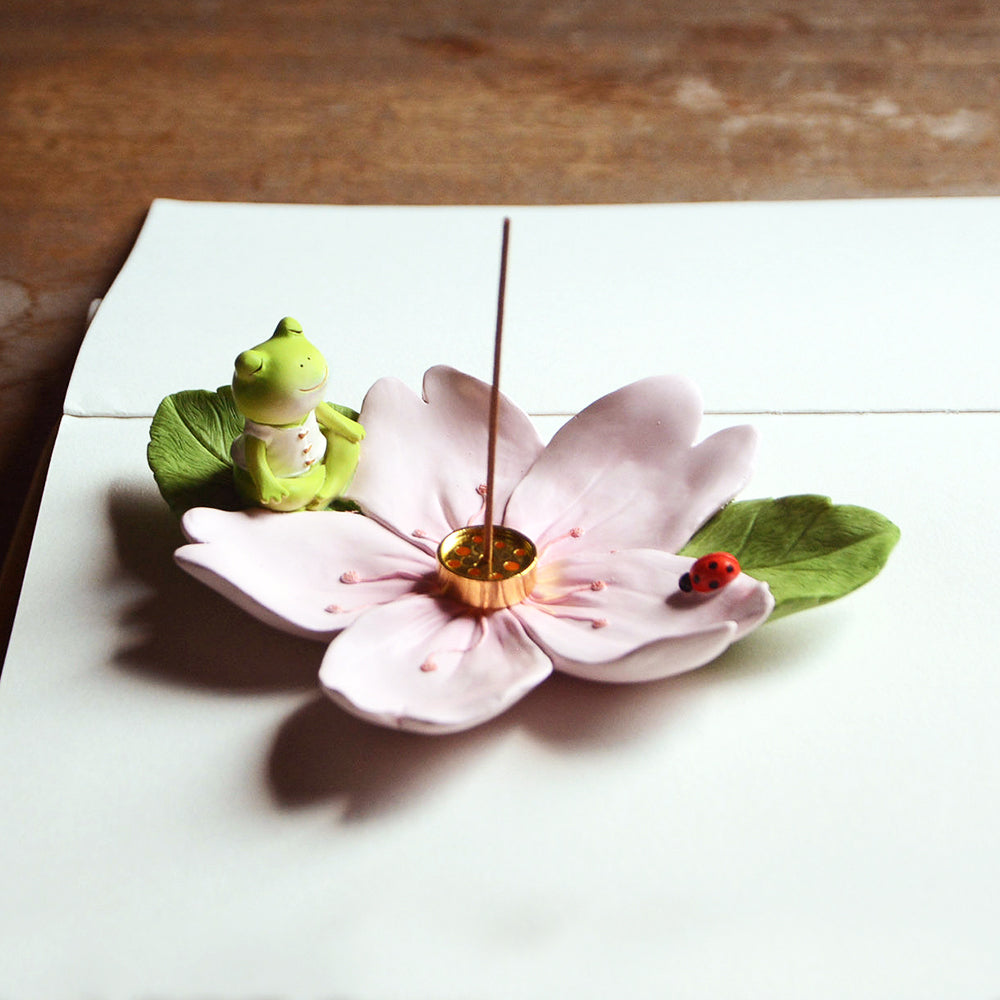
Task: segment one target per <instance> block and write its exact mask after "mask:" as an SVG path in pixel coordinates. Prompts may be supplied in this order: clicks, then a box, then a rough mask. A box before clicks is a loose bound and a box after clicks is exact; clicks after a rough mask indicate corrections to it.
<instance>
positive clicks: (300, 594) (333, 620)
mask: <svg viewBox="0 0 1000 1000" xmlns="http://www.w3.org/2000/svg"><path fill="white" fill-rule="evenodd" d="M182 526H183V528H184V532H185V534H186V535H187V536H188V538H189V539H191V541H192V542H193V543H195V544H192V545H185V546H183V547H182V548H180V549H178V550H177V552H176V553H175V558H176V560H177V562H178V564H179V565H180V566H181V568H182V569H184V570H186V571H187V572H188V573H190V574H191V575H192V576H194V577H196V578H197V579H198V580H200V581H202V582H203V583H206V584H207V585H208V586H210V587H212V588H213V589H215V590H217V591H218V592H219V593H220V594H222V595H223V596H224V597H226V598H228V599H229V600H231V601H233V603H235V604H237V605H238V606H239V607H241V608H243V609H244V610H245V611H248V612H249V613H250V614H252V615H254V616H255V617H257V618H259V619H261V620H262V621H264V622H266V623H268V624H269V625H273V626H276V627H278V628H281V629H283V630H284V631H286V632H291V633H293V634H295V635H305V636H308V637H310V638H323V637H327V638H328V637H330V636H332V635H334V634H335V633H336V632H338V631H340V629H342V628H344V627H345V626H346V625H349V624H350V623H351V622H352V621H354V620H355V619H356V618H357V617H358V615H360V614H361V613H362V612H363V611H365V610H367V609H368V608H369V607H371V606H372V605H373V604H382V603H385V602H386V601H392V600H395V599H396V598H398V597H401V596H403V595H405V594H409V593H411V592H412V591H413V590H414V589H415V588H417V587H419V586H420V583H421V580H422V579H429V580H433V577H434V564H433V562H432V561H431V560H430V559H429V558H428V557H427V555H426V553H424V552H422V551H421V550H420V549H418V548H416V547H414V546H413V545H410V544H409V543H407V542H406V541H404V540H402V539H401V538H399V537H397V536H396V535H394V534H393V533H392V532H391V531H387V530H386V529H385V528H383V527H382V526H381V525H380V524H378V523H377V522H375V521H372V520H370V519H369V518H366V517H361V516H360V515H358V514H347V513H337V512H334V511H302V512H299V513H295V514H276V513H274V512H272V511H267V510H248V511H238V512H231V511H222V510H214V509H210V508H207V507H198V508H195V509H193V510H189V511H188V512H187V513H186V514H185V515H184V518H183V521H182ZM337 609H341V610H337Z"/></svg>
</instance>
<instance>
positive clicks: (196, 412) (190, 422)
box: [146, 386, 243, 514]
mask: <svg viewBox="0 0 1000 1000" xmlns="http://www.w3.org/2000/svg"><path fill="white" fill-rule="evenodd" d="M242 432H243V417H242V416H241V415H240V412H239V410H237V409H236V403H235V402H234V401H233V392H232V389H230V387H229V386H223V387H222V388H221V389H219V390H218V392H209V391H208V390H205V389H191V390H188V391H186V392H177V393H174V394H173V395H172V396H167V398H166V399H164V400H163V402H162V403H160V405H159V406H158V407H157V409H156V413H155V414H154V415H153V423H152V425H151V426H150V428H149V447H148V448H147V450H146V457H147V459H148V461H149V467H150V468H151V469H152V470H153V478H154V479H155V480H156V485H157V486H158V487H159V488H160V493H161V494H163V499H164V500H166V501H167V503H168V504H169V505H170V507H171V509H172V510H173V511H175V512H176V513H178V514H181V513H183V512H184V511H185V510H187V509H188V508H189V507H195V506H205V507H220V508H222V509H223V510H238V509H239V508H240V507H241V506H243V504H242V503H241V502H240V499H239V497H238V495H237V493H236V489H235V487H234V486H233V463H232V459H231V458H230V457H229V447H230V445H231V444H232V443H233V441H235V440H236V438H237V437H238V436H239V435H240V434H241V433H242Z"/></svg>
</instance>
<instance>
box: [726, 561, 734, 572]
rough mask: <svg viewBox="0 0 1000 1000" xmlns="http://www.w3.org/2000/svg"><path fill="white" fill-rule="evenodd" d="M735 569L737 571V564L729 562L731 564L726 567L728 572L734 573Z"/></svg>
mask: <svg viewBox="0 0 1000 1000" xmlns="http://www.w3.org/2000/svg"><path fill="white" fill-rule="evenodd" d="M735 571H736V567H735V566H734V565H733V564H732V563H730V564H729V565H728V566H727V567H726V572H727V573H734V572H735Z"/></svg>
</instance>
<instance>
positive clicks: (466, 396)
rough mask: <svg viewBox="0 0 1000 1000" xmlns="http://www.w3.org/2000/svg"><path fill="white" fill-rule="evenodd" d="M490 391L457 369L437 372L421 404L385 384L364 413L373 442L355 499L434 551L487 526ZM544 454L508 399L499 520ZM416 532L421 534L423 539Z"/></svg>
mask: <svg viewBox="0 0 1000 1000" xmlns="http://www.w3.org/2000/svg"><path fill="white" fill-rule="evenodd" d="M489 400H490V387H489V386H488V385H486V384H485V383H483V382H480V381H479V380H478V379H474V378H472V377H470V376H468V375H463V374H462V373H461V372H458V371H455V370H454V369H453V368H445V367H438V368H432V369H430V370H429V371H428V372H427V373H426V375H425V376H424V398H423V400H421V399H420V398H419V397H418V396H416V395H415V394H414V393H413V392H412V391H411V390H410V389H408V388H407V387H406V386H405V385H403V383H401V382H398V381H396V380H395V379H381V380H380V381H379V382H376V383H375V385H374V386H372V388H371V389H370V390H369V391H368V395H367V396H366V397H365V401H364V405H363V406H362V409H361V417H360V419H361V423H362V424H363V425H364V427H365V431H366V434H367V436H366V437H365V443H364V447H363V448H362V452H361V461H360V464H359V466H358V471H357V474H356V475H355V477H354V482H353V484H352V486H351V489H350V495H351V497H353V498H354V499H355V500H357V502H358V503H359V504H360V505H361V506H362V507H363V508H364V510H365V512H366V513H367V514H369V515H371V516H372V517H375V518H376V519H377V520H379V521H381V522H382V523H383V524H386V525H389V526H390V527H392V528H393V529H394V530H396V531H397V532H399V533H400V534H401V535H402V536H404V537H414V538H415V539H416V541H417V543H418V544H421V545H422V546H423V547H424V548H426V549H427V551H429V552H433V551H434V550H435V548H436V546H437V543H438V542H439V541H440V540H441V539H442V538H443V537H444V536H445V535H446V534H448V532H449V531H452V530H453V529H455V528H458V527H461V526H462V525H465V524H468V523H470V522H471V523H476V522H477V521H481V518H482V513H481V507H482V501H483V497H482V495H481V494H480V493H479V492H478V487H479V486H480V485H481V484H484V483H485V482H486V460H487V439H488V419H487V418H488V416H489ZM541 450H542V444H541V441H540V440H539V439H538V434H537V432H536V431H535V429H534V427H533V425H532V423H531V421H530V420H529V419H528V418H527V416H525V414H524V413H523V412H522V411H521V410H519V409H518V408H517V407H516V406H514V404H513V403H511V402H510V401H509V400H507V399H502V400H501V405H500V422H499V433H498V440H497V463H496V481H495V482H496V485H495V492H494V496H495V504H496V510H497V517H498V518H499V512H500V511H502V510H503V507H504V504H506V502H507V498H508V497H509V496H510V492H511V490H512V489H513V488H514V486H515V485H516V484H517V483H518V482H520V480H521V478H522V477H523V476H524V473H525V472H526V471H527V469H528V468H530V466H531V464H532V463H533V462H534V460H535V458H536V457H537V456H538V454H539V453H540V452H541ZM414 533H417V534H416V535H415V534H414Z"/></svg>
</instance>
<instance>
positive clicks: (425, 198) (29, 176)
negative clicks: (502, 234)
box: [0, 0, 1000, 548]
mask: <svg viewBox="0 0 1000 1000" xmlns="http://www.w3.org/2000/svg"><path fill="white" fill-rule="evenodd" d="M998 68H1000V6H998V5H997V4H995V3H991V2H985V0H984V2H977V0H934V2H931V0H883V2H882V3H877V4H876V3H871V2H870V0H795V2H791V0H785V2H783V3H782V2H775V3H768V4H764V3H756V4H752V3H747V2H745V0H714V2H712V3H706V2H705V0H643V2H639V0H549V2H538V0H506V2H505V3H502V4H500V3H497V2H496V0H489V2H484V0H464V2H458V0H409V2H405V3H401V2H398V0H391V2H390V0H335V2H327V3H321V2H306V0H271V2H269V3H267V4H263V3H255V2H250V0H248V2H243V3H239V2H237V0H187V2H177V0H138V2H137V0H100V2H95V0H48V2H46V3H44V4H39V3H37V2H36V0H4V2H3V4H2V7H0V140H2V141H0V473H2V476H3V483H4V487H5V488H4V489H3V491H2V493H0V541H2V543H3V544H4V547H5V548H6V545H7V542H8V540H9V538H10V534H11V531H12V528H13V524H14V521H15V519H16V517H17V512H18V510H19V509H20V507H21V504H22V501H23V497H24V496H25V493H26V490H27V488H28V484H29V482H30V479H31V475H32V470H33V468H34V466H35V465H36V463H37V461H38V457H39V455H40V454H41V453H42V450H43V447H44V444H45V441H46V439H47V436H48V432H49V430H50V429H51V427H52V426H53V425H54V423H55V422H56V420H57V419H58V415H59V412H60V405H61V398H62V394H63V391H64V388H65V384H66V380H67V378H68V374H69V371H70V369H71V366H72V363H73V359H74V356H75V353H76V351H77V348H78V346H79V343H80V340H81V337H82V335H83V332H84V321H85V315H86V310H87V305H88V303H89V302H90V300H91V299H93V298H95V297H98V296H100V295H102V294H103V293H104V292H105V291H106V289H107V287H108V284H109V283H110V281H111V279H112V278H113V276H114V274H115V273H116V271H117V269H118V268H119V267H120V265H121V263H122V261H123V260H124V258H125V256H126V254H127V252H128V250H129V248H130V246H131V243H132V241H133V240H134V238H135V235H136V233H137V231H138V228H139V226H140V224H141V221H142V219H143V216H144V213H145V211H146V208H147V206H148V204H149V202H150V201H151V199H153V198H154V197H157V196H167V197H175V198H190V199H218V200H245V201H279V202H320V203H401V204H415V203H500V204H502V203H507V204H516V203H547V202H548V203H571V202H587V203H594V202H645V201H649V202H654V201H690V200H718V199H778V198H783V199H784V198H817V197H818V198H841V197H856V196H860V197H871V196H893V195H957V194H1000V112H998V96H1000V75H998Z"/></svg>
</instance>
